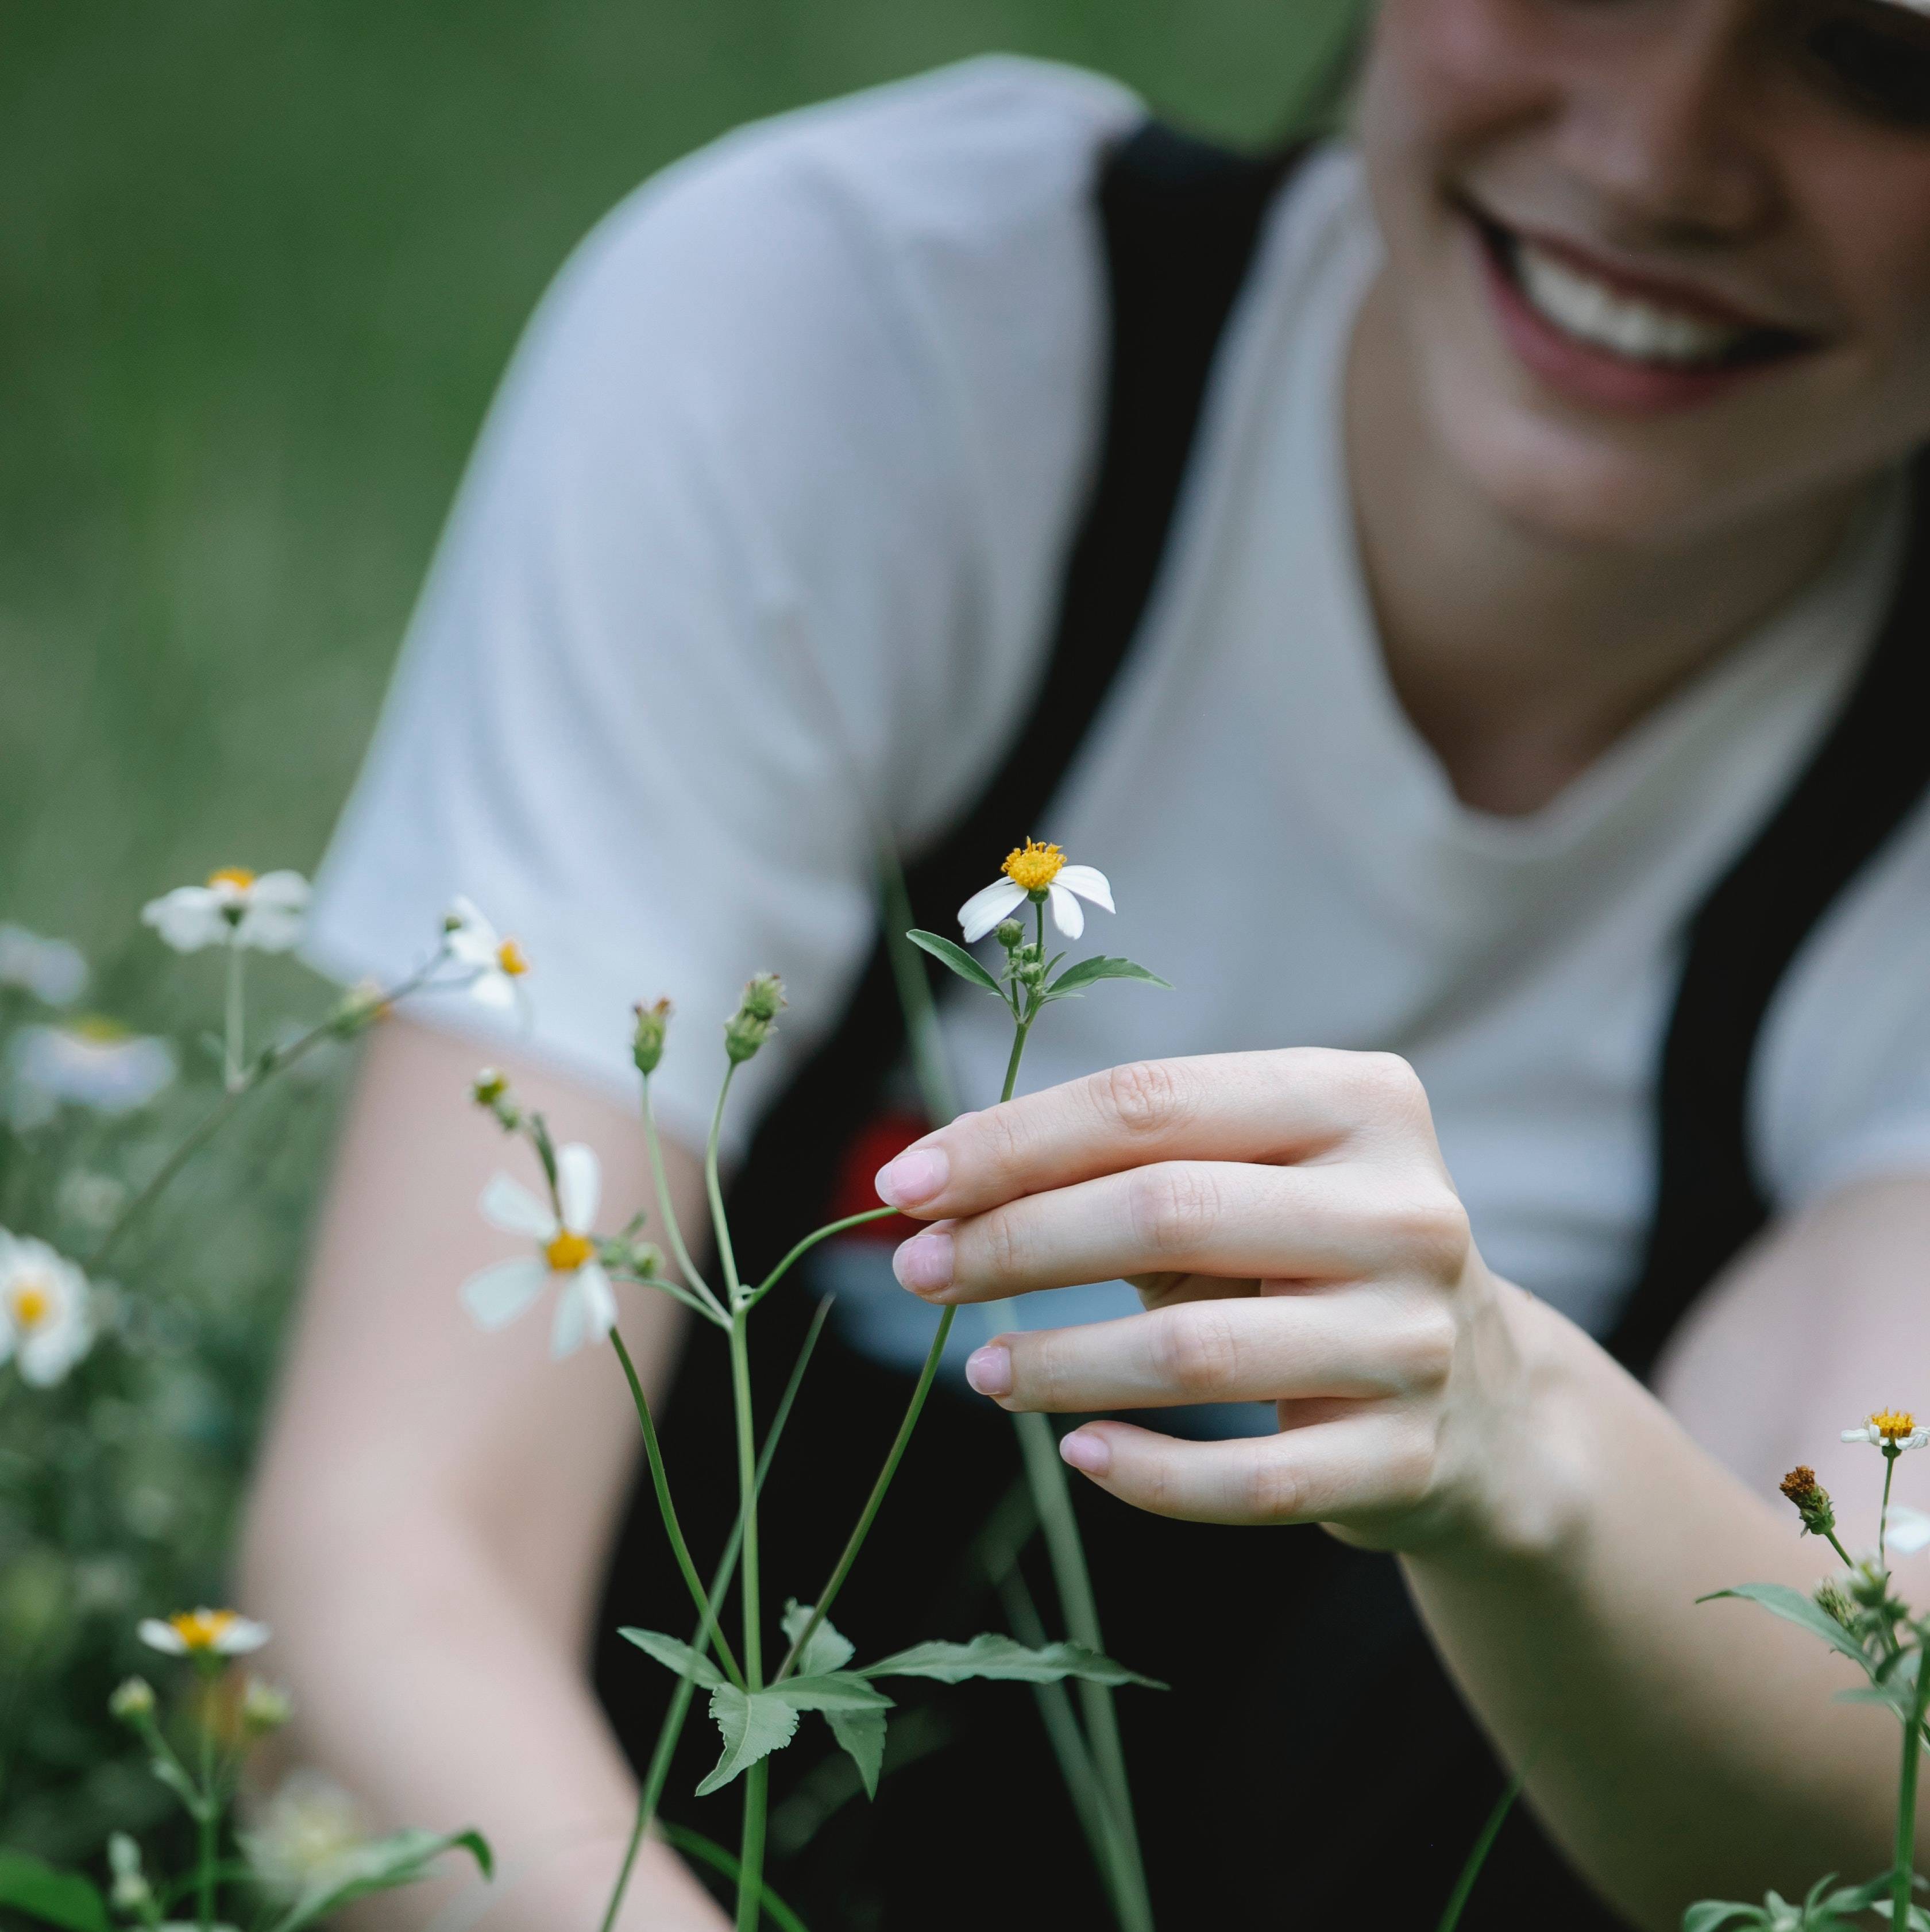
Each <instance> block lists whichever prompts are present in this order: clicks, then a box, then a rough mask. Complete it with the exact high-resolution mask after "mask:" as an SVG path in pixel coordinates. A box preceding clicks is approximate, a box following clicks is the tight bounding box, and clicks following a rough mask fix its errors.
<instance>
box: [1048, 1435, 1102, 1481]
mask: <svg viewBox="0 0 1930 1932" xmlns="http://www.w3.org/2000/svg"><path fill="white" fill-rule="evenodd" d="M1059 1457H1060V1460H1062V1461H1063V1462H1067V1463H1071V1466H1073V1468H1074V1469H1078V1470H1081V1471H1083V1472H1084V1473H1085V1474H1086V1475H1089V1476H1103V1475H1104V1474H1105V1473H1106V1472H1107V1470H1108V1469H1110V1468H1111V1467H1112V1466H1113V1452H1112V1451H1111V1450H1110V1448H1107V1444H1106V1439H1105V1438H1104V1436H1088V1435H1087V1434H1086V1432H1085V1431H1084V1430H1083V1429H1075V1430H1073V1432H1072V1433H1071V1435H1070V1436H1061V1437H1060V1438H1059Z"/></svg>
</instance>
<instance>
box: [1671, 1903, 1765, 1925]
mask: <svg viewBox="0 0 1930 1932" xmlns="http://www.w3.org/2000/svg"><path fill="white" fill-rule="evenodd" d="M1738 1918H1740V1919H1743V1920H1745V1921H1747V1922H1748V1923H1749V1924H1754V1925H1767V1924H1768V1923H1769V1915H1768V1913H1767V1912H1764V1909H1762V1907H1761V1906H1760V1905H1736V1904H1732V1903H1729V1902H1728V1901H1726V1900H1722V1899H1719V1898H1704V1899H1701V1900H1698V1901H1697V1903H1695V1904H1693V1905H1692V1906H1690V1907H1689V1909H1688V1910H1687V1911H1686V1912H1684V1913H1683V1915H1682V1932H1716V1927H1717V1926H1719V1925H1727V1924H1731V1922H1732V1921H1734V1920H1736V1919H1738Z"/></svg>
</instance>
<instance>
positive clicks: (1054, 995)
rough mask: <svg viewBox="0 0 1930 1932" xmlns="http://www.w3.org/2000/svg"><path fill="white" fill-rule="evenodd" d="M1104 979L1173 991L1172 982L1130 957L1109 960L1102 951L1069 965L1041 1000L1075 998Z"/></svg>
mask: <svg viewBox="0 0 1930 1932" xmlns="http://www.w3.org/2000/svg"><path fill="white" fill-rule="evenodd" d="M1100 980H1142V981H1143V982H1144V983H1145V984H1146V985H1147V986H1164V988H1165V989H1166V990H1167V992H1169V993H1170V992H1172V990H1173V983H1172V981H1171V980H1162V979H1161V977H1159V975H1158V974H1157V973H1149V972H1148V971H1146V968H1144V967H1143V966H1135V965H1134V964H1133V962H1131V960H1130V959H1107V957H1106V956H1105V955H1104V953H1101V954H1099V955H1098V956H1097V957H1096V958H1095V959H1082V960H1080V962H1079V963H1078V965H1076V966H1068V967H1067V968H1066V969H1065V971H1064V972H1062V974H1059V977H1058V978H1057V979H1056V980H1053V983H1052V984H1051V985H1050V986H1047V988H1046V989H1045V990H1044V992H1042V993H1041V994H1040V995H1039V996H1038V997H1039V1002H1040V1004H1041V1005H1043V1004H1044V1002H1045V1001H1047V1000H1069V999H1071V998H1074V997H1075V996H1076V995H1078V994H1080V993H1081V992H1084V990H1085V989H1086V988H1087V987H1088V986H1096V985H1097V984H1098V983H1099V981H1100Z"/></svg>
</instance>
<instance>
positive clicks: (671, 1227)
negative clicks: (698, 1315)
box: [643, 1073, 722, 1307]
mask: <svg viewBox="0 0 1930 1932" xmlns="http://www.w3.org/2000/svg"><path fill="white" fill-rule="evenodd" d="M643 1138H644V1139H645V1140H646V1142H648V1143H649V1148H650V1172H651V1173H652V1175H654V1176H655V1179H656V1183H657V1207H658V1212H659V1213H661V1214H662V1216H663V1217H664V1232H665V1233H666V1234H667V1235H669V1236H670V1252H671V1253H672V1254H673V1255H675V1256H676V1258H677V1265H678V1267H679V1268H682V1270H683V1271H684V1279H685V1280H686V1281H687V1282H688V1283H690V1285H691V1287H692V1288H693V1289H695V1290H696V1291H697V1293H698V1294H700V1295H703V1297H704V1298H706V1300H707V1301H710V1302H712V1303H713V1304H717V1305H718V1307H721V1306H722V1304H721V1303H718V1301H717V1297H716V1295H715V1294H714V1293H713V1292H712V1289H711V1286H710V1284H709V1283H708V1282H707V1281H706V1280H704V1278H703V1276H702V1275H701V1274H700V1273H699V1272H698V1271H697V1264H696V1263H695V1262H694V1261H692V1260H691V1251H690V1250H689V1249H688V1248H687V1247H685V1245H684V1231H683V1228H682V1224H681V1223H679V1221H678V1220H677V1208H676V1202H673V1200H672V1199H670V1181H669V1178H668V1177H667V1175H665V1174H664V1144H663V1142H661V1140H660V1139H658V1136H657V1109H655V1106H652V1104H651V1100H650V1076H649V1074H647V1073H646V1074H645V1075H644V1076H643Z"/></svg>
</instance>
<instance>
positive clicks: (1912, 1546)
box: [1884, 1503, 1930, 1556]
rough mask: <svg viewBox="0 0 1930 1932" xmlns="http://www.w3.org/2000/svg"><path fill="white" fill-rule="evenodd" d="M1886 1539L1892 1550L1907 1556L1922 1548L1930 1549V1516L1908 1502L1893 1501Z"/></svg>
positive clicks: (1886, 1529)
mask: <svg viewBox="0 0 1930 1932" xmlns="http://www.w3.org/2000/svg"><path fill="white" fill-rule="evenodd" d="M1884 1541H1885V1542H1886V1543H1887V1544H1888V1545H1889V1546H1890V1548H1891V1549H1892V1550H1896V1551H1897V1552H1898V1553H1899V1555H1902V1556H1915V1555H1916V1554H1917V1552H1918V1551H1919V1550H1930V1516H1926V1515H1925V1514H1923V1511H1921V1510H1917V1509H1912V1508H1911V1507H1910V1505H1908V1503H1892V1504H1891V1505H1890V1520H1889V1522H1888V1523H1887V1526H1885V1535H1884Z"/></svg>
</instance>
